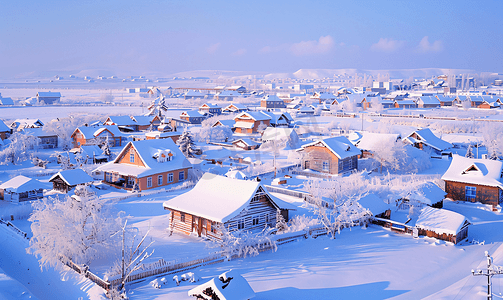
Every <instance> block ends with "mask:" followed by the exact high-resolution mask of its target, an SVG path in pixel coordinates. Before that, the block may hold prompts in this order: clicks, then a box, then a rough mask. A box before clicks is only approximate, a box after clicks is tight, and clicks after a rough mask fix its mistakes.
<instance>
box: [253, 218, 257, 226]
mask: <svg viewBox="0 0 503 300" xmlns="http://www.w3.org/2000/svg"><path fill="white" fill-rule="evenodd" d="M252 224H253V226H255V225H258V217H253V221H252Z"/></svg>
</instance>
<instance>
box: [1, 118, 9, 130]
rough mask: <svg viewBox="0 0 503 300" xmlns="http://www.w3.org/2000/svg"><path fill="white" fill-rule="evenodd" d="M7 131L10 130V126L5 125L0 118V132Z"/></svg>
mask: <svg viewBox="0 0 503 300" xmlns="http://www.w3.org/2000/svg"><path fill="white" fill-rule="evenodd" d="M7 131H10V128H9V127H8V126H7V125H5V123H4V122H3V121H2V120H0V132H7Z"/></svg>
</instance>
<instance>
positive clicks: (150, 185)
mask: <svg viewBox="0 0 503 300" xmlns="http://www.w3.org/2000/svg"><path fill="white" fill-rule="evenodd" d="M147 187H148V188H149V187H152V177H147Z"/></svg>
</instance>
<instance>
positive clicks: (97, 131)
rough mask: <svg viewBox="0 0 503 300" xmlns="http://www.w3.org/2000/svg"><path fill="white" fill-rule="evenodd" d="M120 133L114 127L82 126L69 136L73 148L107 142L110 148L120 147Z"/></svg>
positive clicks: (117, 128)
mask: <svg viewBox="0 0 503 300" xmlns="http://www.w3.org/2000/svg"><path fill="white" fill-rule="evenodd" d="M122 136H123V134H122V132H121V131H120V130H119V127H117V126H116V125H110V126H82V127H78V128H77V129H75V131H74V132H73V133H72V135H71V136H70V137H71V139H72V140H73V147H74V148H78V147H80V146H82V145H102V144H104V143H106V142H107V141H108V145H109V146H110V147H120V146H121V145H122Z"/></svg>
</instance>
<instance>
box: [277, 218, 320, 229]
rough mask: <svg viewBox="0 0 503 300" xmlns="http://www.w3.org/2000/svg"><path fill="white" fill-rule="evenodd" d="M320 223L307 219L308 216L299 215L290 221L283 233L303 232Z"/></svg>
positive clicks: (316, 220)
mask: <svg viewBox="0 0 503 300" xmlns="http://www.w3.org/2000/svg"><path fill="white" fill-rule="evenodd" d="M319 223H320V222H319V220H318V219H313V218H312V217H307V216H306V215H297V216H295V217H293V218H291V219H290V221H288V224H287V226H286V228H285V229H284V230H282V231H281V233H287V232H297V231H302V230H304V229H307V228H309V227H311V226H316V225H318V224H319Z"/></svg>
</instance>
